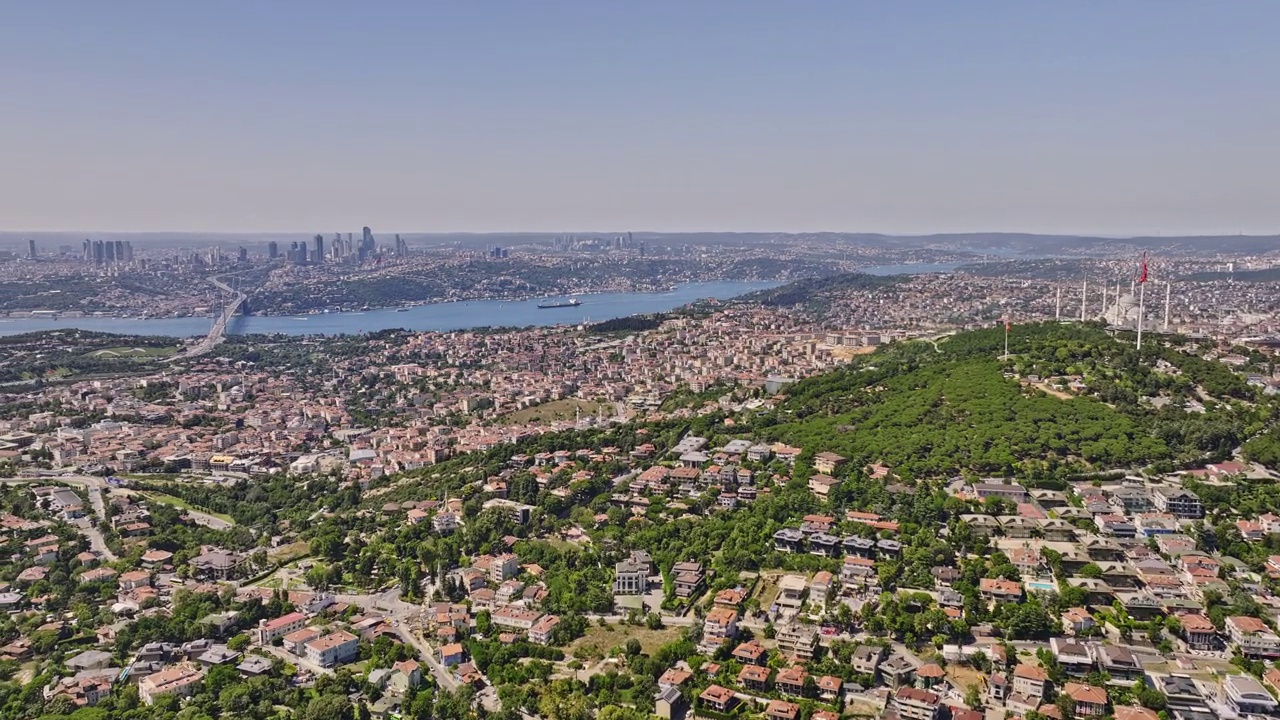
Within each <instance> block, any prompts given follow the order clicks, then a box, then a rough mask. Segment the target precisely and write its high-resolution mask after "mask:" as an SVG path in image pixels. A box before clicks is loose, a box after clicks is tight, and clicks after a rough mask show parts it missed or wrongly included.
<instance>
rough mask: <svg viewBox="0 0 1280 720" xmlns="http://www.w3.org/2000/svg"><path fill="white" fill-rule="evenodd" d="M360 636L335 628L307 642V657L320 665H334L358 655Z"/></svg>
mask: <svg viewBox="0 0 1280 720" xmlns="http://www.w3.org/2000/svg"><path fill="white" fill-rule="evenodd" d="M359 645H360V638H358V637H356V636H355V635H352V634H351V633H349V632H347V631H345V630H335V631H333V632H331V633H329V634H327V635H322V636H320V637H318V638H316V639H315V640H312V641H311V642H308V643H307V644H306V658H307V660H310V661H311V662H313V663H315V664H316V665H319V666H320V667H326V668H327V667H333V666H335V665H340V664H342V663H344V662H347V661H348V660H351V659H353V658H355V657H356V655H357V654H358V653H359Z"/></svg>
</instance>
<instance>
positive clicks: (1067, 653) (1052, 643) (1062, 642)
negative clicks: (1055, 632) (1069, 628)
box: [1049, 637, 1093, 677]
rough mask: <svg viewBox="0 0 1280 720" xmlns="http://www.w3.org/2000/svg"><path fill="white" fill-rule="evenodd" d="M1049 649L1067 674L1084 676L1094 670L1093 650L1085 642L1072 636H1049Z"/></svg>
mask: <svg viewBox="0 0 1280 720" xmlns="http://www.w3.org/2000/svg"><path fill="white" fill-rule="evenodd" d="M1049 649H1050V650H1051V651H1052V652H1053V657H1054V658H1055V659H1057V661H1058V665H1060V666H1061V667H1062V671H1063V672H1065V673H1066V674H1067V675H1070V676H1072V677H1084V676H1085V675H1088V674H1089V673H1091V672H1093V652H1092V651H1091V650H1090V649H1089V646H1088V645H1086V644H1084V643H1083V642H1080V641H1079V640H1073V639H1070V638H1058V637H1054V638H1049Z"/></svg>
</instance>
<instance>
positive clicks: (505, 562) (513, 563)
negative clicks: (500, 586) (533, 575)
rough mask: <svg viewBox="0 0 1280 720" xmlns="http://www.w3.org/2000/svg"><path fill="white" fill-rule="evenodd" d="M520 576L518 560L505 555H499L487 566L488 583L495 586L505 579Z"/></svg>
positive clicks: (513, 556)
mask: <svg viewBox="0 0 1280 720" xmlns="http://www.w3.org/2000/svg"><path fill="white" fill-rule="evenodd" d="M519 574H520V558H518V557H516V556H515V555H512V554H511V553H506V554H503V555H499V556H497V557H495V558H494V559H493V562H492V563H490V564H489V582H491V583H494V584H497V583H501V582H502V581H503V580H506V579H507V578H513V577H515V576H516V575H519Z"/></svg>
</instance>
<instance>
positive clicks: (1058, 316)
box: [1053, 285, 1062, 321]
mask: <svg viewBox="0 0 1280 720" xmlns="http://www.w3.org/2000/svg"><path fill="white" fill-rule="evenodd" d="M1053 319H1054V320H1055V321H1061V320H1062V286H1061V285H1059V286H1058V302H1057V305H1055V306H1054V308H1053Z"/></svg>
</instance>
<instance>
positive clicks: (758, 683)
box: [738, 665, 773, 693]
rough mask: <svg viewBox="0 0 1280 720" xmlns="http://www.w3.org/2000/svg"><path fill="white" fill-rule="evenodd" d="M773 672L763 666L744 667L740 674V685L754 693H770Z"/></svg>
mask: <svg viewBox="0 0 1280 720" xmlns="http://www.w3.org/2000/svg"><path fill="white" fill-rule="evenodd" d="M771 675H773V671H772V670H770V669H769V668H767V667H764V666H761V665H743V666H742V671H741V672H739V673H738V684H740V685H742V687H744V688H746V689H747V690H749V691H751V692H754V693H767V692H769V677H770V676H771Z"/></svg>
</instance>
